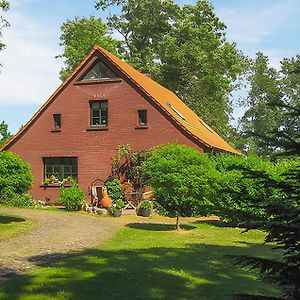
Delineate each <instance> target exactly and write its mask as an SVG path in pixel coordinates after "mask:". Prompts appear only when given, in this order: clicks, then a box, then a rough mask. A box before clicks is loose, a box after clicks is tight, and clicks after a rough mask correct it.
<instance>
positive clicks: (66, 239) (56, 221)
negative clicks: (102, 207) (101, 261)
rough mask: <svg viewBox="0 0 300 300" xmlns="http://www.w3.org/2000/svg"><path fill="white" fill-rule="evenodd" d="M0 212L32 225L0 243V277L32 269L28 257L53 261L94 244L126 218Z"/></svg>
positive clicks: (113, 231)
mask: <svg viewBox="0 0 300 300" xmlns="http://www.w3.org/2000/svg"><path fill="white" fill-rule="evenodd" d="M0 212H2V213H7V214H12V215H17V216H20V217H24V218H26V219H29V220H31V221H33V223H34V225H35V227H34V229H33V230H31V231H29V232H28V233H26V234H24V235H21V236H18V237H16V238H13V239H10V240H7V241H3V242H1V243H0V277H7V276H9V275H13V274H15V273H18V272H19V271H22V270H25V269H30V268H32V267H33V266H34V263H33V262H30V261H29V259H30V257H36V256H39V255H42V256H44V257H45V255H46V257H49V258H51V257H52V258H57V255H58V256H59V255H61V254H64V253H68V252H74V251H80V250H82V249H84V248H89V247H93V246H95V245H98V244H100V243H101V242H103V241H105V240H107V239H109V238H110V237H111V236H112V234H113V233H115V232H116V231H117V230H118V229H119V228H120V227H122V226H123V225H125V224H126V218H110V217H95V216H91V215H87V214H80V213H68V212H59V211H58V212H56V211H43V210H34V209H17V208H0ZM48 254H49V255H48Z"/></svg>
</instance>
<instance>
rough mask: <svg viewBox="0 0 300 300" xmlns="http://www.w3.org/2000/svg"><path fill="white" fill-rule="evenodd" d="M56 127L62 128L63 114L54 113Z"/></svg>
mask: <svg viewBox="0 0 300 300" xmlns="http://www.w3.org/2000/svg"><path fill="white" fill-rule="evenodd" d="M53 122H54V129H61V114H54V115H53Z"/></svg>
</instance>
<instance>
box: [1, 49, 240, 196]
mask: <svg viewBox="0 0 300 300" xmlns="http://www.w3.org/2000/svg"><path fill="white" fill-rule="evenodd" d="M175 141H176V142H179V143H183V144H186V145H189V146H192V147H194V148H196V149H198V150H199V151H202V152H211V151H227V152H231V153H237V154H238V153H239V152H238V151H237V150H235V149H234V148H232V147H231V146H230V145H229V144H228V143H227V142H226V141H224V140H223V139H222V138H221V137H220V136H219V135H218V134H217V133H216V132H215V131H214V130H213V129H211V128H210V127H209V126H208V125H207V124H206V123H205V122H204V121H203V120H202V119H201V118H199V117H198V116H197V115H196V114H195V113H194V112H193V111H192V110H191V109H189V108H188V107H187V106H186V105H185V104H184V103H183V102H182V101H181V100H180V99H179V98H178V97H177V96H176V95H175V94H174V93H173V92H171V91H170V90H168V89H166V88H164V87H163V86H161V85H159V84H158V83H156V82H155V81H153V80H152V79H151V78H149V77H147V76H145V75H143V74H141V73H140V72H138V71H137V70H135V69H134V68H132V67H130V66H129V65H128V64H127V63H125V62H124V61H122V60H120V59H119V58H117V57H115V56H114V55H112V54H111V53H109V52H108V51H106V50H104V49H103V48H101V47H98V46H97V47H95V48H94V49H93V50H92V51H91V52H90V53H89V54H88V55H87V57H86V58H85V59H84V60H83V61H82V62H81V63H80V64H79V65H78V67H77V68H76V69H75V70H74V72H73V73H72V74H71V75H70V76H69V77H68V79H67V80H66V81H65V82H64V83H62V85H61V86H60V87H59V88H58V89H57V90H56V91H55V93H54V94H53V95H52V96H51V97H50V99H48V100H47V101H46V103H45V104H44V105H43V106H42V107H41V108H40V110H39V111H38V112H37V113H36V114H35V115H34V116H33V117H32V118H31V120H30V121H29V122H28V123H27V124H26V125H25V126H24V127H23V128H22V129H21V130H20V131H19V132H18V133H17V134H16V135H15V136H14V138H13V139H12V140H11V141H9V142H8V143H7V144H6V145H4V147H3V148H2V151H3V150H8V151H12V152H14V153H16V154H18V155H20V156H21V158H22V159H23V160H25V161H27V162H29V163H30V164H31V166H32V171H33V175H34V186H33V188H32V190H31V194H32V195H33V196H34V197H35V198H36V199H41V200H44V199H45V198H46V197H50V198H51V199H55V198H57V197H58V187H47V188H45V187H44V186H43V182H44V179H45V178H47V177H50V176H51V175H53V174H54V175H56V176H57V177H59V178H66V177H68V176H72V177H75V178H77V179H78V183H79V185H80V186H81V187H82V188H83V189H84V190H86V191H87V189H88V186H89V185H90V183H91V182H92V181H93V180H95V179H97V178H101V179H106V178H107V176H108V175H109V173H110V167H111V159H110V158H111V157H112V156H114V155H115V149H116V147H117V146H118V145H120V144H130V145H131V146H132V148H133V149H136V150H144V149H149V148H151V147H153V146H156V145H159V144H164V143H169V142H175Z"/></svg>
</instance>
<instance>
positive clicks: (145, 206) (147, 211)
mask: <svg viewBox="0 0 300 300" xmlns="http://www.w3.org/2000/svg"><path fill="white" fill-rule="evenodd" d="M152 209H153V202H152V201H150V200H142V201H141V202H140V203H139V205H138V206H137V209H136V214H137V215H138V216H141V217H150V215H151V212H152Z"/></svg>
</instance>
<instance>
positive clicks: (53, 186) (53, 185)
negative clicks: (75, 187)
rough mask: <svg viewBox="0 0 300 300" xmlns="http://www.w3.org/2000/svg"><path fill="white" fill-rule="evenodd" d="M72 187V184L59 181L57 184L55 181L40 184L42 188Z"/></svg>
mask: <svg viewBox="0 0 300 300" xmlns="http://www.w3.org/2000/svg"><path fill="white" fill-rule="evenodd" d="M62 186H63V187H70V186H71V184H62V185H61V184H59V183H57V184H55V183H51V184H47V185H45V184H41V185H40V187H41V188H43V189H47V188H60V187H62Z"/></svg>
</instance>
